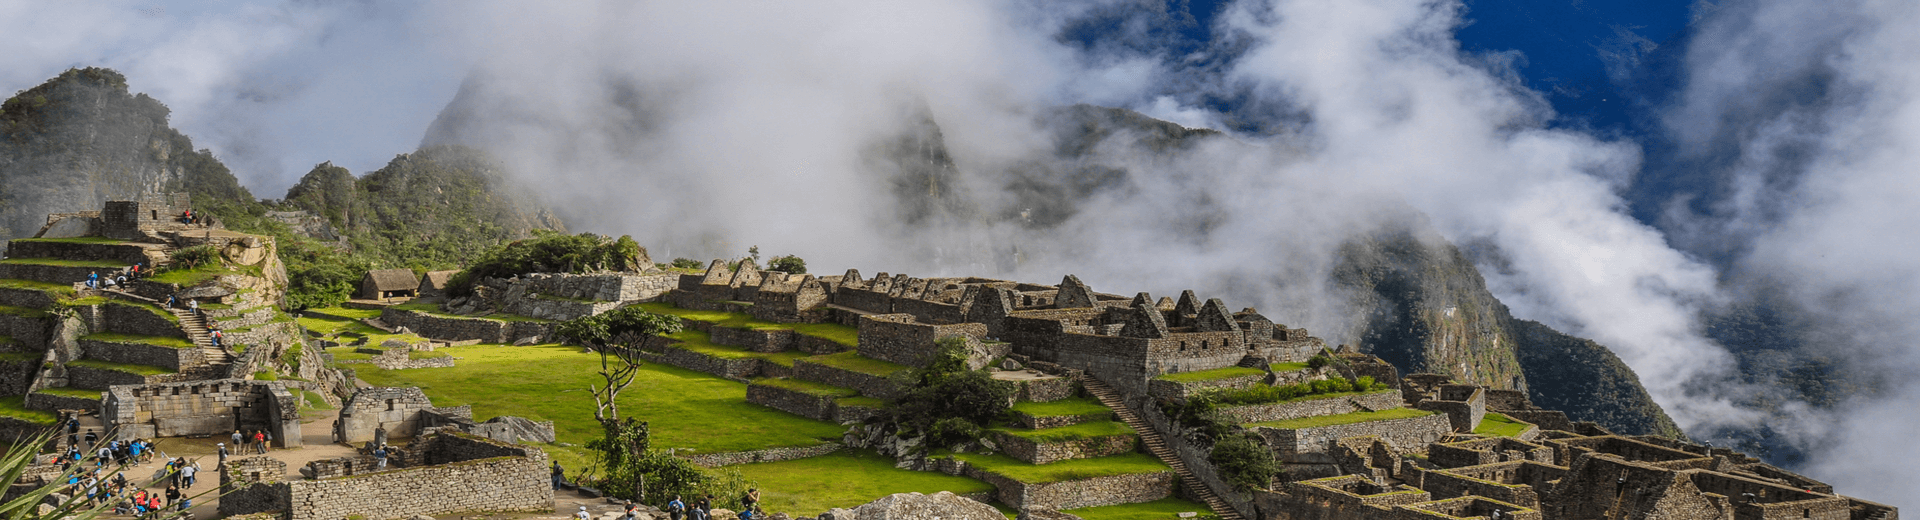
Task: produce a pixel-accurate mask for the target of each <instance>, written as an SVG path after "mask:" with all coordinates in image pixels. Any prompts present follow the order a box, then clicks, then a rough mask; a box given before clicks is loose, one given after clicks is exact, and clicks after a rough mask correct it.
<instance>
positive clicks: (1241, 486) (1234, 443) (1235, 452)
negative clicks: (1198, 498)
mask: <svg viewBox="0 0 1920 520" xmlns="http://www.w3.org/2000/svg"><path fill="white" fill-rule="evenodd" d="M1207 462H1211V463H1213V467H1214V468H1215V469H1217V470H1219V471H1220V478H1221V479H1222V480H1225V481H1227V483H1228V484H1232V485H1233V488H1234V489H1236V490H1240V491H1251V490H1255V489H1266V488H1267V486H1269V485H1272V482H1273V476H1274V475H1277V474H1279V473H1280V472H1281V470H1282V468H1281V465H1280V462H1279V461H1277V460H1274V458H1273V450H1270V449H1267V447H1266V446H1265V445H1263V444H1261V443H1260V441H1259V440H1257V439H1256V438H1254V436H1253V434H1245V433H1243V434H1239V435H1227V436H1224V437H1221V438H1220V440H1219V441H1218V442H1215V443H1213V451H1212V452H1210V453H1208V454H1207Z"/></svg>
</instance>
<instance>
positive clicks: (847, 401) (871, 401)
mask: <svg viewBox="0 0 1920 520" xmlns="http://www.w3.org/2000/svg"><path fill="white" fill-rule="evenodd" d="M833 402H835V403H839V405H840V406H859V407H863V408H886V407H887V402H886V401H885V400H881V399H876V398H872V397H865V396H854V397H842V398H839V399H834V400H833Z"/></svg>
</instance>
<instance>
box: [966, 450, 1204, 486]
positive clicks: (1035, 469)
mask: <svg viewBox="0 0 1920 520" xmlns="http://www.w3.org/2000/svg"><path fill="white" fill-rule="evenodd" d="M952 457H953V458H956V459H960V460H964V461H967V463H968V464H972V465H974V466H976V467H979V468H980V469H983V470H986V471H988V472H991V473H994V474H998V475H1000V476H1003V477H1007V478H1010V479H1014V480H1018V481H1021V482H1025V483H1028V484H1046V483H1051V482H1065V481H1069V480H1084V479H1090V478H1097V477H1110V476H1114V475H1136V474H1141V473H1159V472H1162V471H1173V468H1169V467H1167V465H1166V464H1162V463H1161V462H1160V460H1159V459H1155V458H1153V456H1152V455H1147V454H1144V453H1127V454H1122V455H1114V456H1111V457H1100V458H1095V459H1073V460H1063V461H1060V462H1055V463H1052V464H1045V465H1035V464H1028V463H1025V462H1022V461H1020V460H1018V459H1014V458H1012V457H1008V456H1006V455H982V454H979V453H955V454H952Z"/></svg>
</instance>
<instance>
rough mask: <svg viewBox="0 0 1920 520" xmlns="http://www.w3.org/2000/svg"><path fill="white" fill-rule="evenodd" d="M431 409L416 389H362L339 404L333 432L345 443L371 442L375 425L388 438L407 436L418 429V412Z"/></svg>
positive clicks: (422, 393)
mask: <svg viewBox="0 0 1920 520" xmlns="http://www.w3.org/2000/svg"><path fill="white" fill-rule="evenodd" d="M432 408H433V402H432V401H430V400H428V399H427V394H426V393H424V392H421V391H420V389H419V388H414V387H405V388H392V387H374V388H363V389H360V391H358V392H355V393H354V394H353V397H351V398H348V399H347V402H345V403H342V404H341V407H340V421H339V423H338V425H339V426H338V428H339V429H338V430H336V431H335V432H334V433H335V434H336V435H337V436H338V437H337V438H338V439H340V442H345V443H349V444H357V443H363V442H368V441H372V440H373V438H374V430H375V429H376V428H386V430H387V435H388V436H389V437H390V438H400V437H409V436H412V435H413V434H414V433H415V432H418V431H419V430H420V421H421V417H420V412H422V411H426V410H429V409H432Z"/></svg>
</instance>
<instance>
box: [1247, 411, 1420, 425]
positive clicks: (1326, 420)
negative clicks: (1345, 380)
mask: <svg viewBox="0 0 1920 520" xmlns="http://www.w3.org/2000/svg"><path fill="white" fill-rule="evenodd" d="M1435 413H1438V412H1429V411H1426V410H1415V409H1412V408H1394V409H1390V410H1380V411H1377V412H1353V413H1343V414H1339V415H1322V416H1318V417H1303V418H1300V419H1288V420H1285V421H1267V422H1257V423H1251V424H1247V425H1246V426H1247V427H1249V428H1251V427H1255V426H1265V427H1268V428H1278V429H1282V430H1298V429H1302V428H1320V427H1325V426H1338V425H1342V424H1354V423H1363V422H1373V421H1390V420H1394V419H1412V418H1415V417H1426V416H1429V415H1433V414H1435Z"/></svg>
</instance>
